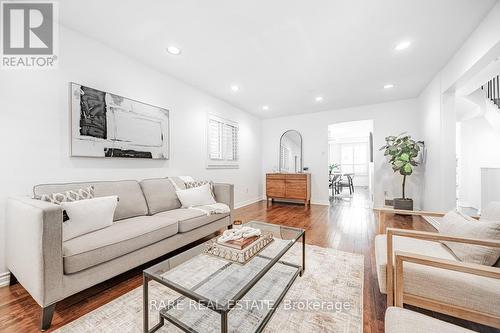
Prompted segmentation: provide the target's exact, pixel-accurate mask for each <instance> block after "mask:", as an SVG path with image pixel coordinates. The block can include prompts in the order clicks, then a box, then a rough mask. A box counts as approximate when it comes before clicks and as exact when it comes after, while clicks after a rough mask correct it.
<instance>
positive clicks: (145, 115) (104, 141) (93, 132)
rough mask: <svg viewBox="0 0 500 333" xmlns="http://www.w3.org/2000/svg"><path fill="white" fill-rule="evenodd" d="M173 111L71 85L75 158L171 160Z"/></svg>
mask: <svg viewBox="0 0 500 333" xmlns="http://www.w3.org/2000/svg"><path fill="white" fill-rule="evenodd" d="M169 135H170V133H169V111H168V110H166V109H163V108H160V107H156V106H152V105H149V104H146V103H142V102H138V101H135V100H132V99H129V98H125V97H122V96H118V95H114V94H111V93H108V92H104V91H101V90H97V89H94V88H90V87H86V86H83V85H80V84H76V83H71V156H86V157H130V158H150V159H168V158H169Z"/></svg>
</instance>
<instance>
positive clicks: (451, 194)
mask: <svg viewBox="0 0 500 333" xmlns="http://www.w3.org/2000/svg"><path fill="white" fill-rule="evenodd" d="M498 31H500V2H497V4H496V5H495V7H493V9H492V10H491V11H490V13H489V14H488V15H487V16H486V18H485V19H484V20H483V21H482V22H481V24H480V25H479V26H478V27H477V28H476V30H475V31H474V32H473V33H472V34H471V36H470V37H469V38H468V39H467V41H466V42H465V43H464V44H463V46H462V47H461V48H460V49H459V50H458V51H457V52H456V53H455V55H454V56H453V57H452V58H451V59H450V61H449V62H448V64H447V65H446V66H445V67H444V68H443V69H442V70H441V71H440V72H439V73H438V74H437V75H436V77H435V78H434V79H433V80H432V82H430V83H429V85H428V86H427V87H426V88H425V89H424V90H423V91H422V93H421V95H420V96H419V98H418V101H419V109H420V110H419V112H420V116H421V120H420V121H421V123H422V135H423V138H424V140H425V143H426V147H427V162H426V166H425V184H424V192H423V209H425V210H439V211H445V210H448V209H451V208H453V207H454V206H455V197H456V193H455V185H456V178H455V177H456V170H455V168H456V152H455V121H456V118H455V115H456V112H455V107H454V101H455V96H454V91H455V89H456V88H459V85H460V84H461V83H464V82H463V81H465V80H467V79H470V78H471V77H472V76H473V75H475V74H477V72H478V71H479V70H480V69H481V68H483V67H484V66H486V65H488V63H489V62H490V61H491V60H493V58H494V52H492V51H496V50H498V48H499V46H500V34H499V33H498ZM492 57H493V58H492Z"/></svg>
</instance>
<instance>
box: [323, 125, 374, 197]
mask: <svg viewBox="0 0 500 333" xmlns="http://www.w3.org/2000/svg"><path fill="white" fill-rule="evenodd" d="M328 175H329V178H328V179H329V183H328V190H329V193H330V203H331V204H335V203H338V202H343V201H350V202H359V203H362V204H363V205H364V206H372V203H373V120H360V121H350V122H342V123H335V124H331V125H329V126H328Z"/></svg>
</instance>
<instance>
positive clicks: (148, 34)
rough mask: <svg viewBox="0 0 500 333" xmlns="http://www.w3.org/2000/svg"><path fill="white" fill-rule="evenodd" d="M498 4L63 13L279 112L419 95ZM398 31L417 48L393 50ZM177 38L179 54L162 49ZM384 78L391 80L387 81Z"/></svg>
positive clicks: (97, 3)
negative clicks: (390, 86) (390, 85)
mask: <svg viewBox="0 0 500 333" xmlns="http://www.w3.org/2000/svg"><path fill="white" fill-rule="evenodd" d="M494 3H495V0H378V1H372V0H349V1H345V0H302V1H298V0H295V1H294V0H246V1H243V0H209V1H208V0H197V1H195V0H169V1H165V0H147V1H139V0H135V1H124V0H106V1H103V0H85V1H83V0H78V1H77V0H65V1H61V2H60V15H59V16H60V20H61V23H62V24H63V25H65V26H67V27H70V28H72V29H74V30H77V31H80V32H82V33H84V34H86V35H88V36H90V37H93V38H95V39H97V40H100V41H102V42H103V43H105V44H107V45H109V46H111V47H113V48H115V49H117V50H119V51H121V52H123V53H125V54H127V55H130V56H132V57H134V58H136V59H138V60H140V61H141V62H144V63H146V64H149V65H151V66H153V67H155V68H157V69H158V70H159V71H162V72H165V73H168V74H170V75H172V76H174V77H176V78H178V79H180V80H182V81H185V82H187V83H189V84H191V85H193V86H195V87H198V88H200V89H202V90H204V91H206V92H208V93H210V94H212V95H214V96H216V97H218V98H221V99H223V100H225V101H227V102H229V103H231V104H233V105H235V106H237V107H239V108H241V109H243V110H246V111H249V112H252V113H254V114H256V115H258V116H261V117H276V116H281V115H289V114H299V113H306V112H315V111H322V110H330V109H335V108H339V107H346V106H354V105H362V104H371V103H379V102H384V101H390V100H396V99H402V98H410V97H415V96H417V95H418V94H419V93H420V92H421V90H422V89H423V88H424V87H425V85H426V84H427V83H428V82H429V81H430V80H431V79H432V77H433V76H434V75H435V74H436V73H437V72H438V71H439V70H440V69H441V68H442V67H443V66H444V65H445V64H446V62H447V60H448V59H449V58H450V57H451V56H452V55H453V54H454V53H455V52H456V50H457V49H458V48H459V47H460V45H461V44H462V43H463V42H464V40H465V39H466V38H467V37H468V36H469V34H470V33H471V32H472V31H473V30H474V28H475V27H476V26H477V25H478V24H479V22H480V21H481V20H482V18H483V17H484V16H485V15H486V13H487V12H488V10H489V9H490V8H491V7H492V6H493V5H494ZM402 40H410V41H411V42H412V45H411V46H410V48H409V49H407V50H405V51H402V52H396V51H395V50H394V47H395V45H396V44H397V43H398V42H400V41H402ZM171 44H175V45H177V46H179V47H180V48H181V49H182V54H181V55H180V56H173V55H170V54H168V53H167V52H166V51H165V49H166V47H167V46H168V45H171ZM144 79H145V80H147V78H144ZM387 83H393V84H394V85H395V87H394V88H393V89H388V90H384V89H383V88H382V87H383V85H384V84H387ZM232 84H237V85H238V86H239V87H240V90H239V91H238V92H233V91H231V89H230V86H231V85H232ZM318 95H321V96H323V97H324V100H323V101H322V102H319V103H318V102H315V100H314V99H315V97H316V96H318ZM263 105H269V107H270V109H269V110H267V111H264V110H262V106H263Z"/></svg>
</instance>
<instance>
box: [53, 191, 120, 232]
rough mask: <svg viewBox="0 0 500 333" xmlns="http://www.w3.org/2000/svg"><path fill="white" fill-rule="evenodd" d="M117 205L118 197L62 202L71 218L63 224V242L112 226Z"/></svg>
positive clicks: (63, 207)
mask: <svg viewBox="0 0 500 333" xmlns="http://www.w3.org/2000/svg"><path fill="white" fill-rule="evenodd" d="M117 203H118V197H117V196H116V195H114V196H109V197H99V198H94V199H86V200H78V201H73V202H61V207H62V209H64V210H65V211H66V213H67V214H68V217H69V220H68V221H66V222H64V223H63V241H67V240H68V239H72V238H75V237H78V236H80V235H83V234H87V233H89V232H92V231H96V230H99V229H102V228H106V227H109V226H110V225H112V224H113V215H114V214H115V209H116V205H117Z"/></svg>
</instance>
